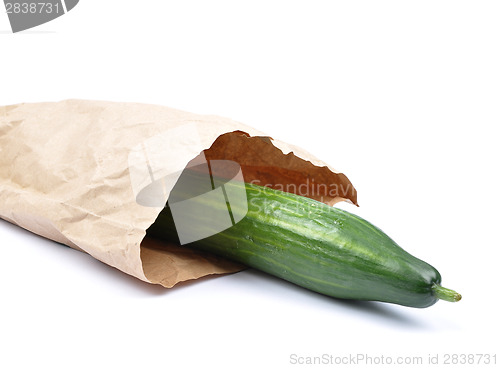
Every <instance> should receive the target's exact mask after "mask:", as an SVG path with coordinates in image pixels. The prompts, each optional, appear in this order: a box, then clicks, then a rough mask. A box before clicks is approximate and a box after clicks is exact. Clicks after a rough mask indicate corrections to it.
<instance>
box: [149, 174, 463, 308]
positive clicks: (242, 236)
mask: <svg viewBox="0 0 500 368" xmlns="http://www.w3.org/2000/svg"><path fill="white" fill-rule="evenodd" d="M232 185H235V184H234V183H231V182H229V183H226V184H225V187H226V190H228V186H229V189H231V188H230V186H232ZM240 185H241V183H240ZM244 188H245V190H246V196H247V200H248V202H247V205H248V212H247V213H246V216H245V217H244V218H243V219H242V220H241V221H239V222H237V223H236V224H234V225H233V226H231V227H229V228H227V229H226V230H224V231H221V232H219V233H216V234H215V235H212V236H209V237H206V238H204V239H202V240H198V241H196V242H193V243H190V244H187V245H183V246H189V247H193V248H196V249H199V250H202V251H206V252H210V253H214V254H217V255H220V256H222V257H226V258H228V259H230V260H233V261H237V262H240V263H242V264H245V265H247V266H250V267H253V268H256V269H258V270H261V271H264V272H267V273H269V274H272V275H274V276H277V277H279V278H282V279H284V280H288V281H290V282H292V283H294V284H297V285H300V286H302V287H305V288H307V289H310V290H313V291H316V292H318V293H321V294H325V295H329V296H332V297H336V298H344V299H357V300H373V301H381V302H388V303H395V304H400V305H404V306H409V307H416V308H425V307H429V306H431V305H433V304H434V303H436V301H437V300H438V299H443V300H447V301H458V300H460V299H461V296H460V294H458V293H456V292H455V291H453V290H450V289H446V288H444V287H442V286H441V275H440V274H439V272H438V271H437V270H436V269H435V268H434V267H432V266H431V265H429V264H427V263H426V262H424V261H421V260H420V259H418V258H416V257H414V256H412V255H411V254H409V253H408V252H406V251H405V250H403V249H402V248H401V247H400V246H398V245H397V244H396V243H395V242H394V241H393V240H392V239H391V238H390V237H389V236H387V235H386V234H385V233H384V232H383V231H381V230H380V229H379V228H378V227H376V226H374V225H372V224H371V223H369V222H367V221H366V220H364V219H362V218H360V217H359V216H356V215H354V214H351V213H349V212H347V211H344V210H341V209H339V208H335V207H331V206H328V205H326V204H323V203H321V202H318V201H315V200H313V199H309V198H306V197H302V196H298V195H295V194H291V193H286V192H282V191H278V190H274V189H271V188H268V187H263V186H258V185H253V184H249V183H245V184H244ZM233 189H234V188H233ZM174 190H177V193H179V192H182V188H176V189H174ZM185 198H190V197H189V195H187V194H186V196H185ZM190 200H195V201H198V202H199V203H198V204H199V206H200V209H201V208H205V209H208V212H207V211H203V210H200V211H196V212H194V213H192V214H190V215H191V216H192V224H193V226H202V225H199V224H202V223H203V220H204V218H206V216H210V209H213V210H215V209H224V208H223V207H224V206H225V205H226V204H225V203H222V204H221V203H220V201H215V200H213V199H211V198H207V197H204V196H199V197H195V198H190ZM233 210H234V209H233ZM148 235H150V236H153V237H157V238H161V239H163V240H166V241H168V242H176V243H179V237H178V234H177V231H176V228H175V224H174V219H173V216H172V211H171V210H170V206H169V205H168V204H167V206H166V207H165V208H164V209H163V210H162V212H161V213H160V215H159V217H158V219H157V221H156V222H155V223H154V224H153V225H152V226H151V227H150V228H149V229H148Z"/></svg>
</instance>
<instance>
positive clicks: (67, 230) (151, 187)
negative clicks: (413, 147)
mask: <svg viewBox="0 0 500 368" xmlns="http://www.w3.org/2000/svg"><path fill="white" fill-rule="evenodd" d="M0 153H1V154H0V217H1V218H2V219H4V220H7V221H9V222H12V223H15V224H17V225H19V226H21V227H23V228H25V229H28V230H30V231H32V232H34V233H36V234H39V235H41V236H44V237H46V238H49V239H53V240H54V241H56V242H59V243H63V244H66V245H68V246H70V247H73V248H75V249H78V250H81V251H83V252H86V253H88V254H90V255H91V256H93V257H95V258H97V259H99V260H101V261H102V262H104V263H106V264H108V265H110V266H113V267H116V268H118V269H120V270H122V271H123V272H125V273H127V274H130V275H132V276H135V277H137V278H139V279H141V280H144V281H147V282H150V283H158V284H161V285H163V286H165V287H172V286H173V285H175V284H176V283H178V282H181V281H185V280H190V279H196V278H200V277H203V276H206V275H210V274H221V273H230V272H235V271H238V270H241V269H242V268H243V267H242V266H241V265H238V264H235V263H233V262H229V261H227V260H224V259H221V258H219V257H216V256H213V255H209V254H203V253H200V252H198V251H195V250H191V249H189V248H188V247H180V246H176V245H173V244H163V243H159V242H158V241H157V240H153V239H149V238H145V234H146V230H147V229H148V228H149V227H150V226H151V224H152V223H153V222H154V221H155V219H156V217H157V216H158V214H159V212H160V211H161V209H162V206H163V205H164V203H165V202H166V200H167V199H168V195H169V193H170V190H171V189H172V187H173V185H174V184H175V183H176V182H177V179H178V177H179V176H180V174H181V172H182V170H183V169H184V168H185V167H186V166H187V165H188V164H189V163H191V162H193V160H196V158H197V157H200V155H201V156H202V157H204V159H206V160H232V161H235V162H237V163H238V164H239V165H240V166H241V171H242V175H243V177H244V180H245V181H247V182H254V183H256V184H261V185H268V186H272V187H275V188H276V189H281V190H289V191H290V188H295V189H296V190H298V191H299V192H298V193H296V194H301V195H308V196H311V197H313V198H315V199H318V200H321V201H323V202H325V203H328V204H331V205H332V204H334V203H336V202H338V201H339V200H348V201H351V202H352V203H354V204H356V191H355V189H354V187H353V186H352V184H351V183H350V182H349V180H348V179H347V177H346V176H345V175H343V174H340V173H338V172H336V171H335V170H334V169H333V168H331V167H329V166H328V165H326V164H325V163H324V162H322V161H320V160H318V159H317V158H315V157H313V156H311V155H310V154H308V153H307V152H305V151H303V150H302V149H300V148H298V147H295V146H292V145H288V144H286V143H284V142H280V141H278V140H273V139H271V138H269V137H266V136H265V134H264V133H262V132H260V131H257V130H255V129H253V128H251V127H249V126H246V125H244V124H241V123H239V122H235V121H233V120H230V119H227V118H222V117H218V116H209V115H197V114H192V113H188V112H184V111H179V110H175V109H171V108H168V107H163V106H155V105H146V104H136V103H117V102H104V101H86V100H66V101H61V102H46V103H30V104H19V105H12V106H4V107H0ZM292 184H293V185H292ZM316 187H318V188H320V187H321V188H323V189H324V190H323V191H321V190H316V191H314V188H316ZM145 188H148V189H147V190H145ZM297 188H298V189H297ZM300 188H303V189H307V190H306V191H305V193H306V194H303V193H300V190H301V189H300ZM325 188H326V189H325ZM141 193H142V194H141ZM158 194H161V196H160V197H159V196H158ZM141 195H142V197H141ZM158 198H162V199H161V200H158Z"/></svg>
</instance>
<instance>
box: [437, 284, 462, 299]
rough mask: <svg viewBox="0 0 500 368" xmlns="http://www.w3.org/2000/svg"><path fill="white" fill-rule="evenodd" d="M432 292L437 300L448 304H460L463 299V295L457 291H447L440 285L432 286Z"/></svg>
mask: <svg viewBox="0 0 500 368" xmlns="http://www.w3.org/2000/svg"><path fill="white" fill-rule="evenodd" d="M432 291H433V293H434V295H435V296H436V298H438V299H442V300H446V301H447V302H458V301H460V299H462V295H460V294H459V293H457V292H456V291H455V290H451V289H447V288H445V287H442V286H441V285H438V284H434V285H433V286H432Z"/></svg>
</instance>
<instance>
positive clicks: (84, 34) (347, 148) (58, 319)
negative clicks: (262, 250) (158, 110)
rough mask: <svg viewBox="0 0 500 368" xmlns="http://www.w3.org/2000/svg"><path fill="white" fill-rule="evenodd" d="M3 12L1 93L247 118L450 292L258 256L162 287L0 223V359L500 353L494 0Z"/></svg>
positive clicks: (56, 362) (258, 361)
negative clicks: (250, 267)
mask: <svg viewBox="0 0 500 368" xmlns="http://www.w3.org/2000/svg"><path fill="white" fill-rule="evenodd" d="M3 11H4V10H3V9H2V13H0V105H7V104H14V103H20V102H31V101H33V102H40V101H58V100H62V99H67V98H86V99H101V100H113V101H134V102H145V103H155V104H162V105H167V106H170V107H174V108H178V109H183V110H187V111H191V112H196V113H207V114H217V115H222V116H226V117H230V118H233V119H235V120H239V121H242V122H244V123H246V124H249V125H253V126H255V127H256V128H259V129H261V130H263V131H265V132H267V133H268V134H269V135H271V136H274V137H276V138H279V139H281V140H284V141H288V142H289V143H293V144H297V145H299V146H302V147H303V148H305V149H307V150H309V151H310V152H312V153H314V154H315V155H316V156H318V157H320V158H321V159H323V160H324V161H327V162H329V163H331V165H333V166H334V167H335V168H337V169H338V170H340V171H342V172H344V173H345V174H346V175H347V176H348V177H349V178H350V179H351V181H352V182H353V183H354V185H355V186H356V188H357V190H358V195H359V203H360V207H359V208H354V207H353V206H350V205H348V204H343V205H342V207H343V208H345V209H349V210H351V211H353V212H356V213H358V214H360V215H361V216H363V217H364V218H366V219H368V220H370V221H371V222H373V223H375V224H376V225H378V226H379V227H381V228H382V229H383V230H384V231H386V232H387V233H388V234H389V235H390V236H391V237H393V238H394V239H395V240H396V241H397V242H398V243H399V244H400V245H401V246H402V247H403V248H405V249H406V250H408V251H409V252H410V253H412V254H414V255H415V256H417V257H419V258H422V259H424V260H426V261H428V262H429V263H431V264H432V265H434V266H435V267H436V268H437V269H439V271H440V272H441V274H442V276H443V285H444V286H447V287H451V288H455V289H457V290H458V291H460V292H461V293H462V295H463V300H462V301H461V302H460V303H456V304H452V303H447V302H438V303H437V304H436V305H434V306H432V307H430V308H427V309H412V308H406V307H401V306H396V305H387V304H382V303H370V302H347V301H340V300H335V299H333V298H328V297H324V296H321V295H317V294H315V293H312V292H309V291H307V290H304V289H301V288H299V287H296V286H293V285H291V284H289V283H287V282H284V281H280V280H278V279H275V278H273V277H269V276H266V275H265V274H263V273H260V272H257V271H245V272H241V273H238V274H235V275H231V276H224V277H218V278H208V279H205V280H203V281H199V282H192V283H187V284H185V285H182V286H179V287H176V288H174V289H172V290H165V289H163V288H162V287H159V286H154V285H148V284H146V283H143V282H141V281H137V280H136V279H134V278H132V277H130V276H127V275H125V274H122V273H121V272H119V271H117V270H115V269H112V268H111V267H108V266H106V265H104V264H101V263H100V262H98V261H96V260H94V259H92V258H91V257H90V256H88V255H85V254H82V253H80V252H77V251H74V250H71V249H69V248H66V247H63V246H61V245H58V244H56V243H54V242H51V241H48V240H45V239H42V238H39V237H37V236H35V235H33V234H30V233H28V232H27V231H24V230H22V229H19V228H17V227H15V226H13V225H11V224H9V223H6V222H3V221H2V222H0V240H1V241H0V246H1V248H0V249H1V258H0V262H1V266H0V290H1V294H0V295H1V304H0V338H1V340H2V341H1V343H0V366H3V367H75V366H76V367H138V366H144V367H195V366H198V367H247V366H248V367H256V366H261V367H293V366H301V365H299V364H292V363H293V362H294V361H293V359H291V355H292V354H297V356H300V357H306V356H321V355H322V354H327V355H330V354H331V355H333V356H335V357H348V356H349V354H353V355H357V354H368V355H369V356H370V357H372V358H380V357H381V356H382V355H383V356H384V357H390V358H392V359H393V363H395V362H396V358H397V357H400V356H401V357H410V358H411V357H422V358H423V359H424V360H423V361H424V363H426V362H427V359H428V357H429V355H432V356H433V357H434V356H435V355H436V354H439V356H438V358H439V365H434V366H450V365H445V364H443V363H444V359H445V354H497V357H496V358H497V363H498V364H500V351H499V349H498V346H497V344H496V343H495V342H494V341H497V342H498V328H499V321H498V314H497V308H498V302H499V296H498V295H499V292H498V246H499V238H500V237H499V236H498V227H499V225H498V223H499V216H498V208H499V205H500V201H499V195H498V191H499V190H500V181H499V174H498V158H499V153H500V152H499V148H498V142H497V141H498V137H499V134H498V130H497V129H496V126H497V125H498V123H499V122H500V51H499V47H500V22H499V19H500V4H499V3H498V2H497V1H411V2H410V1H401V0H398V1H349V2H347V1H345V2H340V1H290V0H288V1H256V0H254V1H252V2H250V1H248V2H246V1H245V2H242V1H240V2H238V1H182V2H181V1H176V2H174V1H165V0H164V1H152V0H148V1H146V0H142V1H118V0H114V1H111V0H107V1H98V0H82V1H80V3H79V4H78V5H77V7H75V8H74V9H73V10H72V11H70V12H69V13H68V14H66V15H65V16H63V17H61V18H59V19H56V20H54V21H52V22H50V23H47V24H45V25H42V26H39V27H37V28H34V29H32V30H28V31H25V32H22V33H18V34H12V33H11V32H10V26H9V24H8V19H7V15H6V14H5V13H4V12H3ZM0 152H1V147H0ZM476 359H477V357H476ZM378 362H380V361H378ZM450 362H451V361H450ZM361 363H362V362H359V364H358V365H356V366H363V364H361ZM374 363H375V361H374ZM347 365H353V363H352V362H351V363H350V364H347V362H346V364H343V365H342V366H347ZM373 365H375V364H373ZM425 365H426V364H425ZM302 366H305V365H302ZM308 366H311V365H308ZM323 366H332V365H323ZM377 366H397V364H385V365H384V364H382V363H381V362H380V364H378V365H377ZM409 366H412V365H409ZM414 366H417V365H414ZM421 366H423V365H421ZM464 366H474V364H465V365H464ZM490 366H491V364H490Z"/></svg>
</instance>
